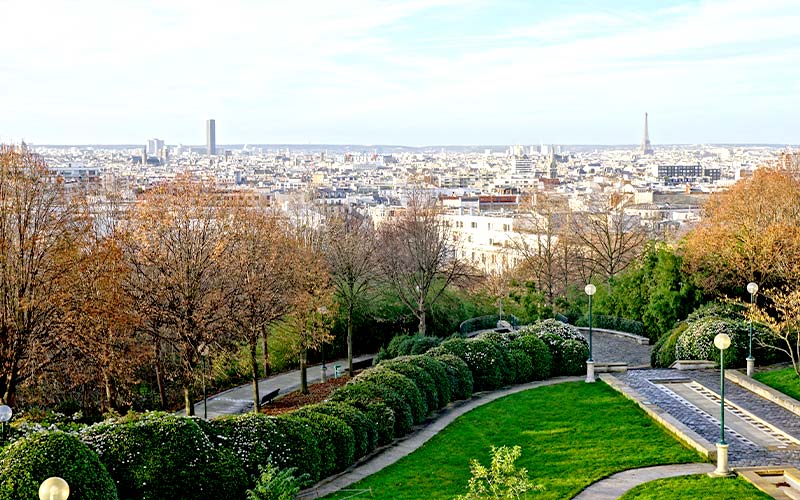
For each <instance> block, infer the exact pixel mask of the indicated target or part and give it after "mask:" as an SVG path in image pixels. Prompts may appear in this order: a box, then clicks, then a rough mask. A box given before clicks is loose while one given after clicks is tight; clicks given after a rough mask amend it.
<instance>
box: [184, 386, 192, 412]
mask: <svg viewBox="0 0 800 500" xmlns="http://www.w3.org/2000/svg"><path fill="white" fill-rule="evenodd" d="M183 404H184V406H185V407H186V416H187V417H193V416H194V402H193V401H192V389H191V388H190V387H189V384H184V386H183Z"/></svg>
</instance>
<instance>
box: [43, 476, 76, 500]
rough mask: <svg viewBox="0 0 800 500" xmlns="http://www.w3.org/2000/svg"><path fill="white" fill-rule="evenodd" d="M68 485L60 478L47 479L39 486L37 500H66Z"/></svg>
mask: <svg viewBox="0 0 800 500" xmlns="http://www.w3.org/2000/svg"><path fill="white" fill-rule="evenodd" d="M67 498H69V485H68V484H67V482H66V481H64V480H63V479H61V478H60V477H48V478H47V479H45V480H44V482H42V484H41V486H39V500H67Z"/></svg>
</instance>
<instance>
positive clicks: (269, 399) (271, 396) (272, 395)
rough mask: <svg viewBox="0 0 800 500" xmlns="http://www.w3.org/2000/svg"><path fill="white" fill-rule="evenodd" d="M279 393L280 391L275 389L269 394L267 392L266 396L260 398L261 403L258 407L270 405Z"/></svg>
mask: <svg viewBox="0 0 800 500" xmlns="http://www.w3.org/2000/svg"><path fill="white" fill-rule="evenodd" d="M280 391H281V390H280V388H278V389H275V390H274V391H271V392H268V393H267V394H264V397H263V398H261V403H260V404H259V406H264V405H267V404H269V403H271V402H272V400H273V399H275V398H276V397H278V393H279V392H280Z"/></svg>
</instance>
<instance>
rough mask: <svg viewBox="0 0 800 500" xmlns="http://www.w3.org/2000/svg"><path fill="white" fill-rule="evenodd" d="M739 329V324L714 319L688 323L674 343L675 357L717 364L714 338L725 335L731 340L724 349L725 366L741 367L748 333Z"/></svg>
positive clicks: (745, 355) (717, 350)
mask: <svg viewBox="0 0 800 500" xmlns="http://www.w3.org/2000/svg"><path fill="white" fill-rule="evenodd" d="M741 327H742V325H741V323H739V322H736V321H731V320H725V319H717V318H714V317H710V318H706V319H704V320H700V321H695V322H693V323H690V324H689V327H688V328H687V329H686V330H685V331H684V332H683V333H681V334H680V336H678V340H677V342H675V357H676V358H677V359H700V360H702V359H708V360H712V361H716V362H717V363H719V349H717V348H716V347H715V346H714V337H715V336H716V335H717V334H720V333H726V334H728V336H729V337H730V338H731V346H730V347H729V348H727V349H725V365H726V366H730V367H733V366H741V365H743V364H744V362H745V357H747V341H748V332H747V330H744V329H743V328H741Z"/></svg>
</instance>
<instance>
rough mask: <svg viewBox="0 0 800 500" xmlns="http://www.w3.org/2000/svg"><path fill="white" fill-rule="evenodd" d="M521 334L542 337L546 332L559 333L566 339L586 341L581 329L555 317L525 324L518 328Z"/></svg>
mask: <svg viewBox="0 0 800 500" xmlns="http://www.w3.org/2000/svg"><path fill="white" fill-rule="evenodd" d="M517 333H519V334H520V335H537V336H539V337H541V336H542V335H545V334H553V335H558V336H559V337H561V338H562V339H564V340H568V339H572V340H577V341H579V342H580V341H583V342H586V339H585V338H584V337H583V335H581V332H580V330H578V329H577V328H575V327H574V326H572V325H568V324H567V323H562V322H560V321H558V320H555V319H545V320H539V321H537V322H536V323H534V324H532V325H525V326H523V327H522V328H520V329H519V330H518V332H517Z"/></svg>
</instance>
